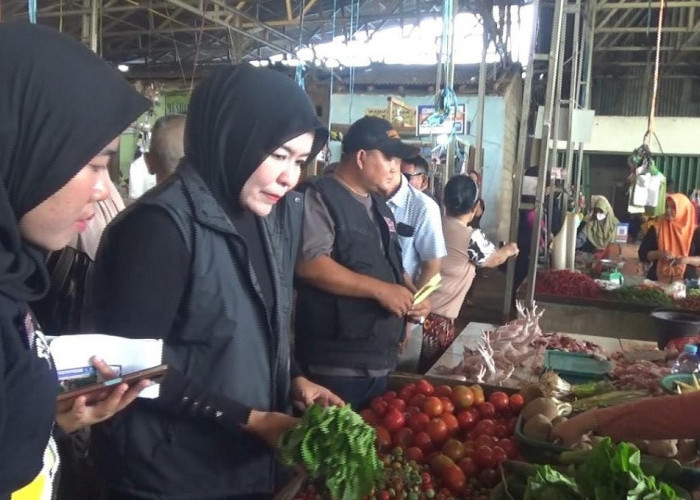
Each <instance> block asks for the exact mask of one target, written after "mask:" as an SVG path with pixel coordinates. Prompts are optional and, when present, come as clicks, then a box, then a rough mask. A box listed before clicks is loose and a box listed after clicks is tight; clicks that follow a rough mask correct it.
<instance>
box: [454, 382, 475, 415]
mask: <svg viewBox="0 0 700 500" xmlns="http://www.w3.org/2000/svg"><path fill="white" fill-rule="evenodd" d="M450 397H451V398H452V403H454V406H455V409H457V410H466V409H467V408H469V407H471V406H472V405H473V404H474V393H473V392H472V390H471V389H470V388H469V387H467V386H466V385H457V386H455V387H453V388H452V395H451V396H450Z"/></svg>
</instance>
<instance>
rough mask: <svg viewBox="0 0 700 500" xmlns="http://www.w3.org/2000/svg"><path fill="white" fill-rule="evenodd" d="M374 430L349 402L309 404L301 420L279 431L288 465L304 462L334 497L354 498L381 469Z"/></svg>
mask: <svg viewBox="0 0 700 500" xmlns="http://www.w3.org/2000/svg"><path fill="white" fill-rule="evenodd" d="M375 439H376V433H375V431H374V429H372V427H370V426H369V425H367V424H366V423H365V422H364V421H363V420H362V418H361V417H360V416H359V415H358V414H357V413H355V412H354V411H352V410H351V409H350V407H349V406H345V407H337V406H330V407H327V408H323V407H321V406H319V405H312V406H310V407H309V408H308V410H306V412H305V413H304V416H303V417H302V419H301V422H300V423H299V424H298V425H297V426H296V427H295V428H293V429H291V430H290V431H288V432H286V433H285V434H283V435H282V438H281V440H280V450H281V456H282V461H283V462H284V463H285V464H287V465H298V464H300V465H303V466H304V467H305V468H306V470H307V471H308V472H309V474H310V476H311V477H312V478H322V479H323V481H325V485H326V487H327V488H328V490H329V491H330V493H331V496H332V498H333V499H334V500H341V499H342V500H357V499H358V498H362V497H363V496H364V495H367V494H368V493H369V492H370V491H371V490H372V488H373V487H374V484H375V482H376V481H377V479H378V478H379V477H380V473H381V471H382V469H383V465H382V462H381V461H380V460H379V457H378V456H377V452H376V449H375V447H374V441H375Z"/></svg>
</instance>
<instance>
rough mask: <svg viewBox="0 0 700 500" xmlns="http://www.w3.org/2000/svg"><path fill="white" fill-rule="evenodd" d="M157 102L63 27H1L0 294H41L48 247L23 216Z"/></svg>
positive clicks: (25, 297)
mask: <svg viewBox="0 0 700 500" xmlns="http://www.w3.org/2000/svg"><path fill="white" fill-rule="evenodd" d="M149 106H150V103H149V102H148V100H147V99H145V98H143V97H141V96H140V95H139V94H138V93H137V92H136V91H135V90H134V89H133V88H131V86H130V85H129V84H128V83H127V82H126V81H125V80H124V79H123V78H122V77H121V76H120V75H119V74H118V73H117V72H116V71H115V70H114V69H113V68H111V67H110V66H109V65H108V64H107V63H106V62H105V61H103V60H102V59H100V58H99V57H98V56H97V55H95V54H94V53H92V52H91V51H90V50H89V49H88V48H87V47H85V46H84V45H82V44H81V43H79V42H78V41H75V40H72V39H70V38H68V37H66V36H64V35H62V34H60V33H58V32H56V31H53V30H51V29H48V28H44V27H40V26H35V25H27V24H0V181H1V182H0V294H4V295H6V296H8V297H10V298H12V299H14V300H22V301H30V300H36V299H39V298H41V297H42V296H43V295H44V293H45V292H46V289H47V286H48V276H47V272H46V268H45V266H44V256H43V254H42V251H41V250H39V249H38V248H36V247H33V246H31V245H30V244H29V243H27V242H25V241H23V240H22V238H21V237H20V232H19V228H18V221H19V220H20V219H21V218H22V216H24V215H25V214H26V213H27V212H29V211H30V210H31V209H33V208H34V207H36V206H37V205H39V204H40V203H41V202H43V201H44V200H46V199H47V198H49V197H50V196H51V195H52V194H54V193H55V192H56V191H58V190H59V189H60V188H61V187H62V186H63V185H65V184H66V183H67V182H68V181H69V180H70V179H71V178H72V177H73V176H74V175H75V174H77V173H78V172H79V171H80V170H81V169H82V168H83V166H84V165H86V164H87V163H88V161H90V159H91V158H92V157H94V156H95V155H96V154H97V153H99V152H100V151H101V150H102V148H103V147H104V146H106V145H107V144H109V142H110V141H111V140H112V139H114V138H115V137H116V136H117V135H119V134H120V133H121V132H122V131H123V130H124V129H125V128H126V127H127V126H128V125H129V124H130V123H131V122H132V121H134V120H135V119H136V118H138V116H139V115H140V114H141V113H143V112H144V111H146V110H147V109H148V108H149Z"/></svg>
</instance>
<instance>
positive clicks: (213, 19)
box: [167, 0, 294, 55]
mask: <svg viewBox="0 0 700 500" xmlns="http://www.w3.org/2000/svg"><path fill="white" fill-rule="evenodd" d="M167 1H168V2H169V3H171V4H173V5H176V6H178V7H181V8H182V9H184V10H186V11H189V12H192V13H193V14H198V15H200V16H202V17H203V18H204V19H207V20H209V21H211V22H213V23H216V24H220V25H221V26H224V27H225V28H227V29H230V30H231V31H234V32H236V33H240V34H241V35H244V36H246V37H248V38H250V39H252V40H255V41H256V42H258V43H260V44H262V45H265V46H267V47H270V48H273V49H275V50H279V51H280V52H282V53H284V54H290V55H294V53H293V52H292V51H291V50H290V49H288V48H286V47H282V46H281V45H277V44H275V43H272V42H270V41H268V40H265V39H263V38H260V37H259V36H257V35H254V34H252V33H249V32H247V31H245V30H243V29H241V28H238V27H236V26H232V25H230V24H228V23H226V22H225V21H222V20H221V19H219V18H218V17H217V16H215V15H213V14H212V13H210V12H206V11H205V12H201V11H200V10H199V9H197V7H195V6H193V5H190V4H188V3H186V2H184V1H183V0H167Z"/></svg>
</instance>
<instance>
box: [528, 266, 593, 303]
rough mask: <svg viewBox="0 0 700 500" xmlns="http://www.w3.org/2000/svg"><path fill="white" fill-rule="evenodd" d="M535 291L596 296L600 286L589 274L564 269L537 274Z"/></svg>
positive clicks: (573, 295)
mask: <svg viewBox="0 0 700 500" xmlns="http://www.w3.org/2000/svg"><path fill="white" fill-rule="evenodd" d="M535 293H547V294H550V295H564V296H567V297H589V298H590V297H598V296H599V295H600V293H601V291H600V287H598V285H596V282H595V280H594V279H593V278H591V277H590V276H587V275H585V274H582V273H577V272H574V271H568V270H566V269H564V270H560V271H548V272H545V273H538V274H537V282H536V284H535Z"/></svg>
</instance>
